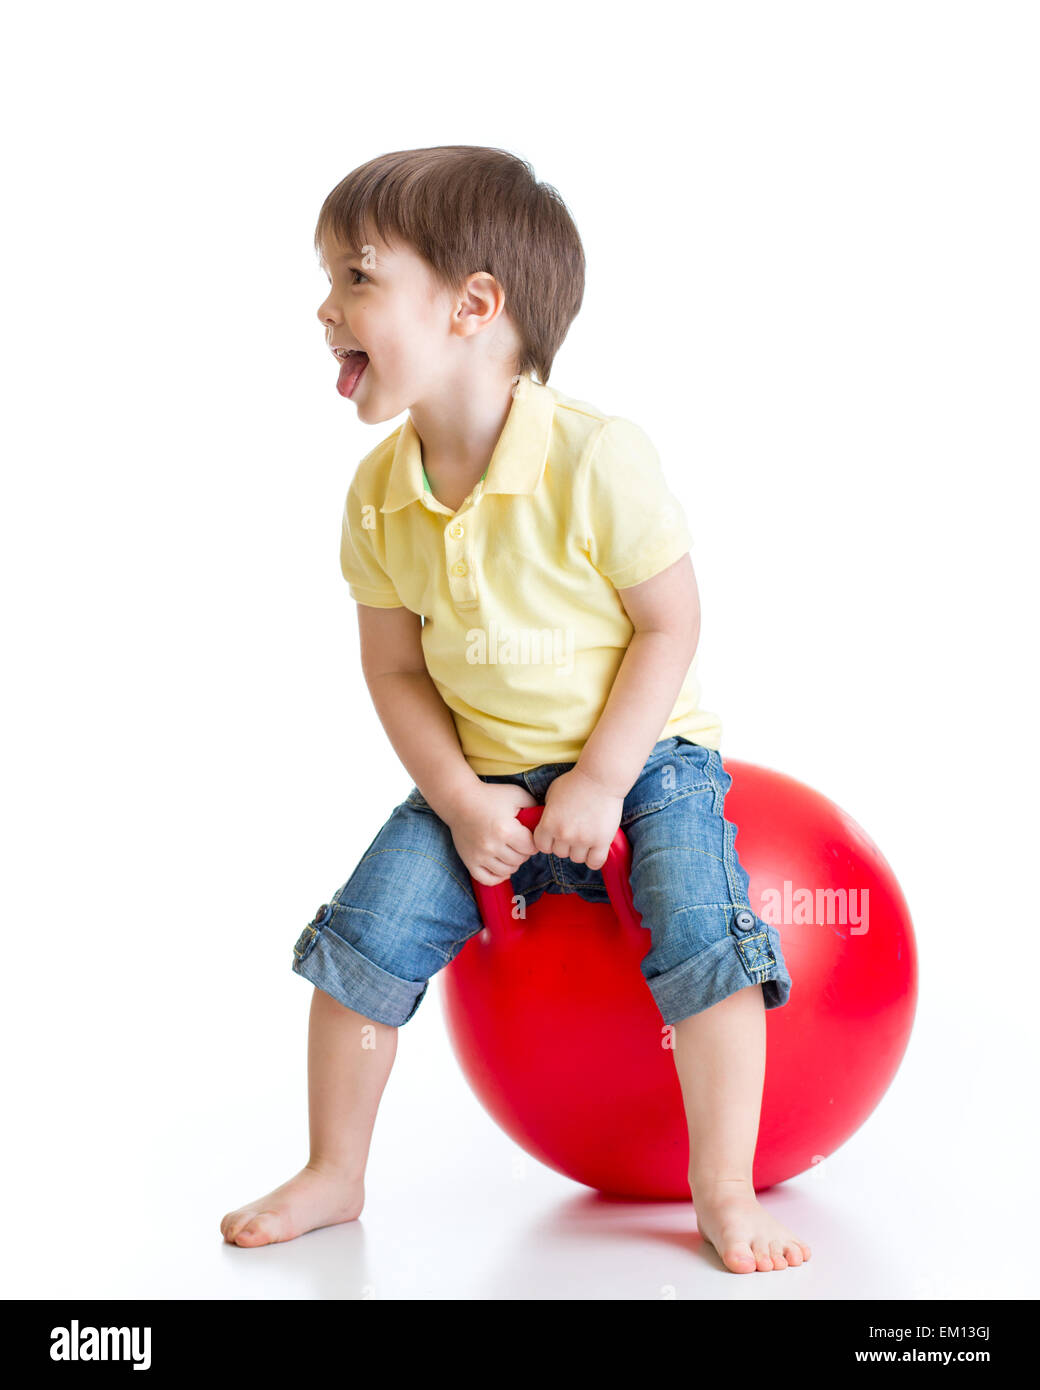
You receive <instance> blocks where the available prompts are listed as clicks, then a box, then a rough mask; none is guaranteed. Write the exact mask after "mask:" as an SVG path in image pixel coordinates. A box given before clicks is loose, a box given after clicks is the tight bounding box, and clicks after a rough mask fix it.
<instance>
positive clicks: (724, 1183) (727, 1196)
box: [690, 1179, 812, 1274]
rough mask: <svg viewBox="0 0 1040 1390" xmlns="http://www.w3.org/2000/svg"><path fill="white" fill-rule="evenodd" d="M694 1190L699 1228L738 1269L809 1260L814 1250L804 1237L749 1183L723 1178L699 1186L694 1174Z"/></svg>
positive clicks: (732, 1267) (740, 1271) (722, 1257)
mask: <svg viewBox="0 0 1040 1390" xmlns="http://www.w3.org/2000/svg"><path fill="white" fill-rule="evenodd" d="M690 1195H691V1196H692V1197H693V1205H694V1209H695V1210H696V1212H697V1228H698V1230H699V1231H700V1233H701V1235H702V1236H704V1238H705V1240H710V1241H711V1243H712V1245H714V1247H715V1249H716V1250H717V1251H718V1254H719V1259H720V1260H721V1261H722V1263H723V1264H724V1265H725V1266H726V1268H727V1269H729V1270H732V1271H733V1273H734V1274H753V1273H755V1271H756V1270H763V1271H764V1270H773V1269H786V1268H787V1267H788V1265H800V1264H803V1263H804V1262H805V1261H806V1260H807V1259H808V1258H809V1256H810V1255H811V1254H812V1251H811V1250H810V1249H809V1247H808V1246H807V1245H806V1244H805V1242H804V1241H800V1240H798V1239H797V1238H796V1237H795V1236H794V1235H793V1234H792V1233H791V1232H790V1231H789V1230H788V1229H787V1227H786V1226H783V1225H781V1223H780V1222H779V1221H777V1219H776V1217H775V1216H770V1214H769V1212H767V1211H766V1209H765V1207H764V1206H762V1204H761V1202H760V1201H759V1200H758V1198H757V1197H756V1196H755V1189H754V1187H753V1186H752V1185H751V1183H749V1182H743V1181H739V1180H737V1179H720V1180H718V1181H715V1182H706V1183H703V1184H702V1185H700V1186H698V1185H696V1184H695V1183H694V1182H693V1180H692V1179H691V1181H690Z"/></svg>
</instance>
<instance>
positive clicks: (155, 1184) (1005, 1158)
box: [2, 976, 1040, 1299]
mask: <svg viewBox="0 0 1040 1390" xmlns="http://www.w3.org/2000/svg"><path fill="white" fill-rule="evenodd" d="M309 996H310V986H309V985H307V984H305V983H304V982H303V981H302V980H298V979H295V978H293V977H291V976H290V977H289V978H286V979H285V980H284V982H279V981H277V980H275V979H274V978H272V980H271V994H270V997H269V998H267V999H264V1000H261V1001H259V1002H260V1003H261V1005H262V1014H263V1023H262V1026H255V1027H253V1028H247V1026H246V1024H245V1023H244V1021H243V1018H242V1015H241V1013H240V1012H239V1011H238V1010H237V1009H236V1005H235V1002H234V1001H233V1000H228V1001H226V1007H225V1008H224V1010H223V1011H220V1010H219V1009H218V1010H216V1011H215V1018H214V1021H213V1022H210V1023H209V1024H207V1023H206V1018H207V1012H206V1008H205V1006H204V1005H202V1004H201V1002H200V1000H198V999H196V1000H194V1001H193V1002H192V1007H191V1011H190V1014H189V1013H188V1012H187V1011H186V1012H185V1014H184V1015H183V1016H181V1017H180V1018H179V1019H178V1020H177V1021H176V1024H175V1023H174V1020H173V1018H172V1017H170V1018H166V1019H164V1020H162V1022H161V1023H160V1024H158V1025H156V1023H155V1021H154V1020H153V1027H152V1031H151V1032H148V1031H144V1032H143V1033H142V1034H141V1035H140V1037H139V1039H138V1045H137V1046H136V1047H135V1045H134V1039H133V1036H127V1037H126V1038H125V1040H124V1043H123V1044H122V1045H118V1044H117V1043H116V1041H115V1039H114V1037H113V1035H112V1034H108V1035H105V1034H104V1033H103V1032H102V1033H101V1034H100V1035H99V1036H101V1037H106V1038H107V1042H108V1046H107V1048H100V1049H99V1047H98V1037H97V1036H95V1037H94V1039H93V1040H92V1045H91V1048H90V1049H89V1056H90V1059H91V1065H89V1066H80V1067H78V1068H77V1060H78V1059H77V1057H76V1055H75V1054H74V1053H70V1054H69V1056H68V1070H67V1075H68V1086H67V1088H66V1089H65V1090H64V1091H63V1090H62V1089H61V1088H60V1087H59V1088H58V1089H57V1090H56V1091H54V1090H52V1092H51V1095H50V1103H49V1104H43V1103H42V1099H41V1095H40V1092H39V1091H37V1092H36V1093H35V1095H36V1100H37V1104H36V1105H35V1106H34V1111H35V1116H34V1122H33V1126H32V1127H33V1128H34V1129H35V1133H32V1132H29V1131H30V1127H29V1126H25V1127H23V1130H22V1133H21V1141H22V1148H21V1150H20V1159H21V1162H20V1164H19V1168H20V1172H19V1174H18V1179H17V1181H18V1186H17V1192H18V1200H17V1201H16V1202H14V1203H13V1204H12V1210H11V1211H10V1212H9V1214H8V1217H6V1218H5V1230H6V1234H7V1237H8V1239H7V1240H6V1242H5V1245H6V1249H7V1254H8V1258H7V1259H6V1260H5V1262H4V1288H3V1290H2V1292H3V1296H4V1297H7V1298H45V1297H46V1298H129V1297H135V1298H140V1297H144V1298H179V1299H184V1298H203V1299H224V1298H248V1299H270V1298H290V1299H292V1298H336V1299H369V1298H377V1299H402V1298H404V1299H586V1298H591V1299H647V1298H650V1299H659V1298H682V1299H698V1298H713V1299H718V1298H724V1299H775V1298H782V1299H788V1298H793V1299H819V1298H839V1299H860V1298H884V1299H914V1298H934V1297H941V1298H947V1297H953V1298H974V1299H991V1298H1013V1299H1020V1298H1035V1297H1036V1296H1037V1295H1038V1293H1040V1268H1038V1266H1037V1263H1036V1260H1035V1258H1034V1255H1033V1252H1032V1249H1031V1245H1030V1239H1029V1238H1030V1227H1029V1226H1027V1225H1025V1224H1023V1223H1026V1222H1028V1221H1030V1217H1029V1211H1028V1209H1027V1207H1026V1205H1025V1198H1026V1197H1027V1196H1028V1194H1029V1192H1030V1191H1031V1190H1032V1189H1031V1188H1030V1189H1028V1191H1027V1192H1026V1193H1023V1192H1022V1190H1021V1189H1020V1187H1019V1181H1017V1180H1022V1181H1024V1179H1025V1177H1026V1169H1027V1167H1029V1168H1031V1167H1032V1164H1031V1162H1029V1163H1028V1164H1027V1162H1026V1159H1027V1149H1029V1148H1031V1146H1032V1136H1033V1132H1034V1131H1033V1124H1034V1121H1033V1116H1032V1114H1031V1106H1032V1104H1033V1102H1034V1095H1033V1091H1032V1088H1031V1089H1030V1091H1029V1094H1021V1085H1020V1082H1019V1081H1018V1080H1017V1079H1016V1077H1017V1070H1016V1058H1018V1059H1020V1057H1021V1053H1022V1046H1021V1044H1023V1043H1024V1042H1025V1037H1024V1034H1023V1036H1022V1037H1021V1038H1019V1039H1017V1040H1016V1038H1015V1036H1014V1034H1013V1033H1012V1034H1010V1035H1009V1036H1008V1037H1007V1039H1006V1042H1007V1044H1008V1047H1007V1049H1006V1052H1007V1055H1008V1057H1009V1058H1010V1061H1009V1064H1008V1065H1006V1066H1003V1067H999V1066H998V1067H996V1068H994V1069H992V1070H990V1069H988V1068H987V1067H986V1066H985V1065H980V1059H979V1051H978V1048H979V1043H980V1040H979V1038H978V1036H976V1035H973V1034H972V1032H971V1031H970V1029H966V1028H963V1027H962V1029H961V1030H960V1033H959V1035H957V1036H955V1035H954V1034H953V1033H952V1032H951V1031H950V1030H947V1029H944V1028H943V1026H942V1023H941V1020H940V1018H939V1017H938V1016H934V1013H933V1017H932V1018H931V1020H930V1021H929V1020H928V1018H927V1017H922V1014H927V1013H928V1012H929V1005H928V1000H927V999H926V1000H924V1001H923V1005H922V1010H921V1012H919V1018H918V1029H917V1030H916V1031H915V1038H914V1040H913V1041H912V1043H911V1048H910V1051H909V1052H908V1054H907V1057H906V1059H905V1061H904V1065H903V1068H902V1070H901V1072H900V1074H899V1076H898V1077H897V1079H896V1082H895V1083H894V1085H893V1087H892V1088H891V1089H890V1090H889V1092H888V1094H887V1095H886V1096H885V1098H884V1099H883V1101H882V1103H881V1106H880V1107H879V1109H878V1110H877V1111H876V1112H875V1115H874V1116H873V1117H872V1118H871V1119H870V1120H869V1121H868V1122H867V1124H866V1125H865V1126H864V1127H863V1128H862V1129H861V1130H860V1131H859V1133H858V1134H856V1135H855V1136H853V1138H852V1139H851V1140H850V1141H849V1142H848V1143H847V1144H846V1145H845V1146H844V1147H843V1148H842V1149H841V1150H839V1151H838V1152H836V1153H835V1154H834V1155H832V1156H831V1157H830V1158H829V1159H828V1160H826V1161H825V1162H824V1163H822V1164H820V1165H819V1166H818V1167H817V1168H815V1169H814V1170H812V1171H810V1172H807V1173H806V1174H804V1175H802V1176H801V1177H799V1178H796V1179H793V1180H792V1181H790V1182H788V1183H786V1184H783V1185H782V1186H780V1187H777V1188H774V1189H773V1190H772V1191H771V1192H769V1193H767V1194H765V1195H764V1199H763V1200H764V1201H765V1202H766V1203H767V1204H768V1206H769V1207H770V1209H771V1210H773V1211H774V1212H776V1213H777V1215H779V1216H780V1217H781V1218H782V1219H783V1220H784V1221H786V1222H787V1223H788V1224H789V1225H790V1226H791V1228H792V1229H793V1230H794V1231H795V1232H796V1233H797V1234H799V1235H800V1236H802V1237H804V1238H805V1239H806V1240H807V1241H808V1242H809V1243H810V1244H811V1246H812V1248H813V1252H814V1253H813V1258H812V1260H811V1261H810V1262H809V1263H808V1264H806V1265H804V1266H803V1267H801V1268H800V1269H788V1270H785V1271H775V1272H772V1273H769V1274H752V1275H745V1276H740V1275H734V1274H730V1273H728V1272H727V1271H726V1270H725V1269H724V1268H723V1267H722V1265H721V1262H720V1261H719V1260H718V1259H717V1257H716V1256H715V1254H714V1252H713V1251H712V1249H711V1247H710V1246H708V1245H707V1244H706V1243H704V1242H702V1241H701V1240H700V1239H699V1237H698V1236H697V1235H696V1223H695V1218H694V1215H693V1211H692V1207H688V1206H687V1205H686V1204H684V1203H675V1204H672V1203H667V1204H659V1203H638V1202H637V1203H627V1202H617V1201H611V1200H606V1199H603V1198H601V1197H600V1196H599V1195H598V1194H596V1193H594V1192H592V1191H591V1190H590V1189H587V1188H584V1187H581V1186H578V1185H575V1184H573V1183H571V1182H569V1181H568V1180H567V1179H565V1178H562V1177H560V1176H558V1175H556V1174H555V1173H552V1172H550V1171H548V1170H546V1169H544V1168H543V1167H542V1166H541V1165H539V1164H537V1163H535V1162H534V1161H532V1160H530V1159H528V1158H527V1156H526V1155H525V1154H523V1153H522V1152H521V1151H520V1150H518V1149H517V1148H516V1147H515V1146H514V1145H513V1143H512V1142H511V1141H510V1140H509V1139H508V1138H507V1137H506V1136H505V1135H503V1134H502V1133H501V1132H500V1131H499V1130H498V1128H497V1126H495V1125H494V1124H493V1122H492V1121H491V1120H490V1119H489V1118H488V1117H487V1116H486V1115H485V1113H484V1111H483V1110H482V1109H481V1108H480V1106H479V1105H478V1103H477V1101H476V1100H475V1098H474V1097H473V1096H472V1094H471V1092H470V1091H469V1088H468V1086H467V1085H466V1083H465V1081H464V1079H463V1078H462V1075H461V1073H460V1072H459V1070H458V1067H457V1065H456V1063H455V1060H454V1057H453V1054H452V1052H451V1050H450V1047H449V1044H448V1041H447V1035H446V1033H445V1030H444V1024H443V1015H442V1013H441V1000H440V995H439V993H438V992H437V981H436V980H435V981H434V983H433V984H432V985H431V988H430V992H429V993H428V995H427V997H426V1000H425V1001H424V1003H423V1005H422V1007H421V1008H420V1010H419V1012H418V1013H417V1014H416V1016H415V1018H414V1019H413V1020H412V1021H411V1022H410V1023H409V1024H408V1025H407V1026H406V1027H405V1028H404V1029H402V1030H401V1034H400V1038H399V1049H398V1056H397V1061H396V1064H395V1067H394V1071H393V1073H392V1074H391V1078H390V1082H389V1084H388V1087H387V1091H386V1094H385V1096H384V1099H383V1105H382V1108H381V1110H380V1114H379V1118H378V1121H377V1126H376V1132H375V1136H374V1141H373V1147H372V1154H371V1159H370V1164H369V1173H368V1180H367V1205H366V1207H365V1210H364V1212H363V1213H362V1216H361V1219H360V1220H359V1221H358V1222H355V1223H351V1224H349V1225H343V1226H337V1227H329V1228H325V1229H323V1230H319V1231H314V1232H311V1233H309V1234H307V1235H306V1236H303V1237H301V1238H300V1239H298V1240H296V1241H293V1242H289V1243H287V1244H284V1245H275V1246H268V1247H264V1248H258V1249H252V1250H248V1249H240V1248H237V1247H231V1246H229V1245H226V1244H225V1243H224V1242H223V1240H222V1238H221V1235H220V1232H219V1229H218V1226H219V1222H220V1218H221V1217H222V1215H223V1214H224V1212H225V1211H227V1210H229V1209H230V1208H233V1207H235V1206H238V1205H241V1204H242V1203H243V1202H244V1201H245V1200H247V1199H250V1198H253V1197H257V1196H260V1195H262V1194H263V1193H265V1192H267V1191H269V1190H270V1189H271V1188H272V1187H274V1186H276V1185H277V1184H278V1183H280V1182H282V1181H283V1180H284V1179H285V1178H286V1177H288V1176H289V1175H290V1174H291V1173H292V1172H295V1171H296V1170H297V1169H298V1168H299V1167H300V1166H301V1165H302V1163H303V1162H304V1161H305V1160H306V1147H305V1138H306V1097H305V1089H304V1075H305V1059H306V1017H307V1008H308V1006H309ZM279 1005H280V1012H279ZM124 1022H129V1023H131V1024H132V1020H124ZM99 1026H101V1025H100V1023H99ZM174 1026H176V1027H177V1028H179V1030H180V1042H179V1044H178V1043H177V1042H176V1040H175V1039H171V1038H170V1037H169V1036H168V1035H169V1032H170V1029H171V1028H172V1027H174ZM1030 1026H1031V1025H1030ZM202 1029H205V1032H204V1033H203V1032H200V1030H202ZM160 1034H165V1035H166V1041H165V1042H164V1043H162V1044H159V1043H158V1042H157V1041H156V1039H157V1038H158V1036H159V1035H160ZM142 1037H143V1038H145V1039H150V1041H146V1042H142V1041H141V1038H142ZM929 1037H930V1038H932V1039H933V1041H932V1043H931V1045H930V1046H929V1045H927V1044H926V1042H925V1040H926V1039H927V1038H929ZM1004 1050H1005V1049H1004V1048H1003V1047H994V1049H993V1051H994V1053H995V1054H997V1053H1000V1052H1002V1051H1004ZM99 1052H100V1053H101V1054H103V1057H102V1056H100V1055H99ZM79 1060H82V1058H80V1059H79ZM31 1063H32V1058H31V1056H30V1057H27V1058H26V1059H25V1064H24V1065H23V1066H21V1067H19V1068H17V1069H16V1072H15V1077H14V1080H15V1082H16V1083H20V1084H21V1085H22V1086H23V1087H24V1088H25V1094H23V1096H22V1101H23V1102H25V1101H27V1100H28V1098H29V1097H28V1091H29V1089H30V1088H31V1087H32V1086H33V1084H34V1078H38V1077H39V1072H38V1071H34V1069H33V1066H32V1065H31ZM91 1075H93V1077H94V1083H93V1084H91V1081H90V1076H91ZM962 1077H968V1078H969V1080H967V1081H963V1080H961V1079H960V1078H962ZM971 1078H974V1079H973V1080H972V1079H971ZM1016 1095H1017V1096H1018V1103H1017V1104H1016V1101H1015V1097H1016ZM16 1103H17V1101H16ZM993 1135H999V1136H1000V1139H999V1141H995V1140H994V1139H993V1138H992V1137H991V1136H993ZM8 1158H9V1159H10V1158H11V1152H10V1150H9V1152H8ZM9 1191H10V1189H9Z"/></svg>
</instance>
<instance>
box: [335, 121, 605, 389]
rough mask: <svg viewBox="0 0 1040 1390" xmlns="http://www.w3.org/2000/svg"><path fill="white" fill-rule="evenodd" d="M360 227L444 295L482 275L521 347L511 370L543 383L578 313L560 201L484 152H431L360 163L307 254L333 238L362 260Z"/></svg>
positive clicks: (575, 247) (528, 173)
mask: <svg viewBox="0 0 1040 1390" xmlns="http://www.w3.org/2000/svg"><path fill="white" fill-rule="evenodd" d="M366 226H370V227H373V228H374V229H375V231H376V234H377V235H378V236H379V237H380V238H381V240H383V241H385V242H386V243H387V244H388V245H391V246H392V245H393V244H394V243H395V242H396V241H397V240H403V241H405V242H407V243H408V244H409V245H410V246H411V247H412V248H413V249H414V250H415V251H417V252H418V254H419V255H420V256H422V257H423V258H424V259H425V260H426V261H427V262H428V263H429V265H430V267H431V268H432V270H433V272H434V274H435V275H436V276H437V277H438V278H439V279H440V280H441V281H442V282H443V283H444V284H445V285H446V286H447V287H448V288H449V289H450V290H460V289H461V288H462V284H463V281H464V280H465V278H466V276H467V275H471V274H472V273H473V272H474V271H487V272H488V273H489V274H491V275H493V276H494V277H495V279H496V280H497V281H498V283H499V284H500V285H501V286H502V289H503V290H504V292H505V297H506V305H505V307H506V311H507V312H508V314H509V317H510V320H511V321H512V323H513V324H514V325H515V327H516V331H517V335H518V337H519V339H520V344H521V348H520V355H519V357H518V365H517V370H518V371H519V372H521V373H522V374H525V375H526V374H528V373H530V372H531V371H532V370H534V371H536V372H537V374H538V379H539V381H541V382H542V384H543V385H544V384H545V383H546V382H548V380H549V373H550V371H551V370H552V364H553V358H554V357H555V356H556V354H557V352H558V351H559V348H560V344H561V343H562V342H563V340H564V338H565V337H566V336H567V330H568V328H570V326H571V324H572V322H573V321H574V319H575V317H576V315H577V313H578V310H579V309H580V308H581V301H582V296H583V294H584V291H585V253H584V251H583V250H582V245H581V239H580V238H579V236H578V230H577V228H576V227H575V225H574V223H573V221H572V220H571V216H570V213H569V212H568V211H567V208H566V205H565V204H564V202H563V199H562V198H561V197H560V195H559V193H557V191H556V189H555V188H553V187H552V186H551V185H550V184H547V183H538V182H537V181H536V179H535V177H534V171H533V170H532V168H531V166H530V164H528V163H527V161H526V160H523V159H520V158H519V156H517V155H514V154H510V153H509V151H508V150H499V149H489V148H487V147H486V146H483V145H435V146H433V147H432V148H430V149H419V150H397V151H395V152H393V153H392V154H383V155H379V156H378V157H377V158H375V159H370V160H368V162H367V163H365V164H362V165H360V166H359V167H358V168H357V169H354V170H353V171H352V172H351V173H349V174H348V175H347V176H346V178H345V179H343V180H342V181H341V182H340V183H338V184H337V185H336V187H335V188H334V189H333V190H332V192H331V193H330V194H329V195H328V197H327V198H326V199H325V201H324V203H323V204H322V207H321V212H320V213H319V214H318V225H317V228H316V229H315V233H314V246H315V250H317V251H318V252H319V254H320V253H321V249H322V243H323V242H324V241H325V239H326V237H327V236H328V233H329V232H330V231H331V232H332V234H333V236H334V237H335V238H336V239H337V240H338V241H341V242H342V243H343V244H344V245H346V246H348V247H350V248H351V249H353V250H355V251H357V252H360V250H361V247H362V246H363V244H364V241H365V228H366Z"/></svg>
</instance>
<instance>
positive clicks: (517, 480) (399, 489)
mask: <svg viewBox="0 0 1040 1390" xmlns="http://www.w3.org/2000/svg"><path fill="white" fill-rule="evenodd" d="M554 407H555V401H554V400H553V396H552V392H551V391H550V389H549V387H548V386H543V385H542V384H541V383H540V382H537V381H534V380H533V379H532V378H531V377H529V376H522V377H521V378H520V380H519V381H518V382H517V384H516V394H515V395H514V396H513V403H512V405H511V406H510V407H509V414H508V415H507V416H506V422H505V425H504V426H503V427H502V433H501V434H500V435H499V437H498V443H497V444H496V445H495V449H494V452H493V453H492V455H491V462H490V463H489V464H488V474H487V477H486V478H485V479H484V481H483V483H482V484H480V486H481V487H482V488H483V490H484V493H485V494H486V493H489V492H507V493H522V492H527V493H530V492H534V490H535V488H536V487H537V486H538V484H539V482H540V481H541V477H542V472H543V470H544V468H545V460H546V458H547V456H548V453H549V439H550V435H551V431H552V418H553V409H554ZM424 491H425V489H424V488H423V481H422V453H421V444H420V440H419V435H418V433H417V431H416V429H415V426H414V425H413V424H412V420H411V416H409V417H408V419H407V420H405V422H404V424H403V425H402V426H401V433H400V434H399V435H398V437H397V444H396V446H395V448H394V458H393V463H392V464H391V465H390V478H389V482H388V483H387V489H386V500H385V501H384V503H383V505H382V506H381V507H380V509H379V510H380V511H381V512H396V511H397V510H398V508H400V507H404V506H407V504H408V503H409V502H421V501H422V496H423V492H424Z"/></svg>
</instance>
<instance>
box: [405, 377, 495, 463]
mask: <svg viewBox="0 0 1040 1390" xmlns="http://www.w3.org/2000/svg"><path fill="white" fill-rule="evenodd" d="M512 392H513V378H512V377H507V378H505V379H500V378H498V377H495V378H488V379H485V380H483V381H478V382H476V383H473V384H471V385H470V386H469V387H467V389H466V390H465V391H462V392H459V393H455V392H452V393H450V394H449V393H446V394H444V395H442V396H440V397H439V398H438V399H437V400H435V401H433V402H431V403H426V402H424V403H422V404H421V405H415V406H412V408H411V410H410V411H409V412H408V413H409V416H410V418H411V421H412V425H413V426H414V428H415V432H416V434H418V436H419V439H420V441H421V446H422V448H421V453H422V462H423V467H424V468H425V469H426V473H427V476H428V477H429V479H430V481H431V483H433V485H434V487H436V486H437V483H438V480H441V481H443V482H445V483H448V484H449V485H450V484H456V485H463V484H466V483H467V482H468V483H469V484H470V485H475V484H476V483H477V481H478V480H479V478H480V476H481V474H482V473H483V472H484V470H485V469H486V468H487V466H488V464H489V463H490V461H491V455H492V454H493V453H494V452H495V445H496V444H497V443H498V440H499V437H500V436H501V434H502V430H503V429H504V427H505V423H506V420H507V419H508V417H509V412H510V409H511V408H512V405H513V395H512Z"/></svg>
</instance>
